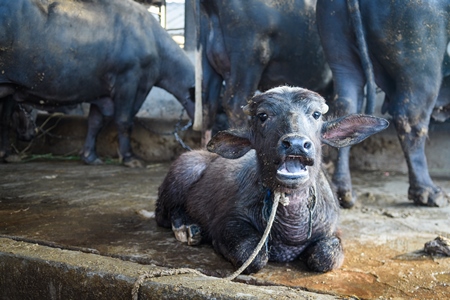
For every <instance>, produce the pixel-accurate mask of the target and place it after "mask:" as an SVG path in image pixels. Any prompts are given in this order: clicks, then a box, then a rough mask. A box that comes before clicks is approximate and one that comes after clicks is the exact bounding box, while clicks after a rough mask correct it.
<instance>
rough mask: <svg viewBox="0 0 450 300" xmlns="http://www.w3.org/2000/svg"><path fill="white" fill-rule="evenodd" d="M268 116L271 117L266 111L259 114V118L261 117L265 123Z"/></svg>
mask: <svg viewBox="0 0 450 300" xmlns="http://www.w3.org/2000/svg"><path fill="white" fill-rule="evenodd" d="M268 117H269V116H268V115H267V114H266V113H260V114H258V118H259V120H260V121H261V122H262V123H263V122H264V121H266V120H267V118H268Z"/></svg>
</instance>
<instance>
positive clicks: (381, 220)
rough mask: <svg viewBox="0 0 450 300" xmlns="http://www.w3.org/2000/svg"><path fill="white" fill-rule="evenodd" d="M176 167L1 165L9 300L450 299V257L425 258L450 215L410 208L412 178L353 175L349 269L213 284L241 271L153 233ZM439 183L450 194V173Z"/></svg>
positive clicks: (274, 272) (345, 232) (1, 292)
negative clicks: (161, 191)
mask: <svg viewBox="0 0 450 300" xmlns="http://www.w3.org/2000/svg"><path fill="white" fill-rule="evenodd" d="M168 166H169V163H150V164H148V165H147V167H146V168H144V169H129V168H125V167H122V166H120V165H118V164H117V163H116V162H114V161H113V162H112V163H110V164H106V165H101V166H86V165H83V164H82V163H81V162H79V161H67V160H56V159H53V160H45V161H29V162H24V163H15V164H0V174H1V176H0V235H1V237H0V298H1V299H130V298H131V297H132V288H133V285H135V283H136V281H137V280H138V279H139V276H144V277H145V276H147V277H152V278H147V279H146V280H145V281H144V282H143V284H142V286H141V288H140V289H139V295H140V296H141V297H142V298H144V297H146V298H148V299H211V298H215V299H237V298H239V299H295V298H298V299H316V298H317V299H322V298H323V299H329V298H360V299H375V298H377V299H401V298H403V299H413V298H414V299H448V298H450V287H449V286H450V258H449V257H437V256H436V257H433V256H430V255H428V254H426V253H425V252H424V251H423V248H424V243H425V242H427V241H430V240H433V239H434V238H436V237H437V236H439V235H442V236H445V237H447V238H449V237H450V207H445V208H426V207H416V206H414V205H412V203H411V202H409V201H408V200H407V197H406V191H407V187H408V184H407V176H406V175H404V174H401V173H393V172H386V171H373V172H367V171H366V172H361V171H355V172H354V173H353V181H354V188H355V191H356V192H357V193H358V195H359V201H358V203H357V205H356V207H354V208H353V209H350V210H342V212H341V230H342V236H343V243H344V246H345V251H346V260H345V263H344V265H343V267H342V268H341V269H339V270H337V271H333V272H329V273H326V274H317V273H312V272H309V271H307V269H306V268H305V266H304V265H303V264H302V263H301V262H299V261H296V262H293V263H286V264H277V263H269V265H268V266H267V267H266V268H264V269H263V270H262V271H260V272H259V273H257V274H253V275H252V276H240V277H238V279H237V281H238V282H225V281H223V280H216V279H212V277H210V276H214V277H223V276H225V275H227V274H230V273H231V272H232V271H233V269H232V266H231V264H230V263H228V262H227V261H225V260H224V259H223V258H222V257H221V256H219V255H217V254H216V253H215V252H214V250H213V249H212V247H211V246H210V245H207V244H206V245H201V246H198V247H190V246H187V245H185V244H181V243H179V242H177V241H176V240H175V238H174V237H173V235H172V232H171V231H170V230H166V229H163V228H159V227H157V226H156V224H155V221H154V219H153V217H152V215H151V212H152V211H153V210H154V204H155V200H156V196H157V188H158V186H159V184H160V183H161V181H162V179H163V177H164V176H165V173H166V172H167V168H168ZM435 180H436V182H437V183H438V184H439V185H441V186H442V187H443V188H444V189H445V190H446V191H447V193H449V192H450V174H447V175H441V176H440V177H437V178H435ZM149 213H150V214H149ZM180 268H185V269H181V270H180ZM186 268H187V269H188V270H186ZM192 270H196V271H199V272H201V273H203V274H205V275H208V276H209V277H205V276H203V275H199V274H197V273H196V272H194V271H192ZM145 274H147V275H145ZM162 275H166V276H162ZM141 279H143V278H141ZM142 298H141V299H142Z"/></svg>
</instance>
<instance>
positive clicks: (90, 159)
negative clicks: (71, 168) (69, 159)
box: [81, 153, 103, 165]
mask: <svg viewBox="0 0 450 300" xmlns="http://www.w3.org/2000/svg"><path fill="white" fill-rule="evenodd" d="M81 159H82V160H83V162H84V163H85V164H87V165H102V164H103V161H102V160H101V159H100V158H98V156H97V155H96V154H92V153H87V154H83V155H82V158H81Z"/></svg>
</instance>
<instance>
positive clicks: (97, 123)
mask: <svg viewBox="0 0 450 300" xmlns="http://www.w3.org/2000/svg"><path fill="white" fill-rule="evenodd" d="M102 127H103V115H102V113H101V111H100V109H99V108H98V106H97V105H95V104H91V106H90V109H89V116H88V132H87V135H86V140H85V142H84V147H83V153H82V159H83V161H84V162H85V163H86V164H89V165H96V164H101V163H103V162H102V161H101V159H100V158H98V156H97V152H96V147H95V143H96V140H97V136H98V133H99V132H100V129H102Z"/></svg>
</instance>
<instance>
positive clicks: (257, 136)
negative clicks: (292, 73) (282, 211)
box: [208, 86, 388, 190]
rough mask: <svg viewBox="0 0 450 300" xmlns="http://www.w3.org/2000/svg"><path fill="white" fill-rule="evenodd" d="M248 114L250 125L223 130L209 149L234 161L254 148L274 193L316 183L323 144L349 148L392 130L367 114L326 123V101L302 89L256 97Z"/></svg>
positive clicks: (278, 90)
mask: <svg viewBox="0 0 450 300" xmlns="http://www.w3.org/2000/svg"><path fill="white" fill-rule="evenodd" d="M244 111H245V112H246V113H247V114H248V115H249V116H250V121H249V126H248V127H247V128H241V129H231V130H226V131H222V132H219V133H218V134H217V135H216V136H214V137H213V139H212V140H211V141H210V143H209V144H208V150H209V151H211V152H215V153H218V154H219V155H221V156H223V157H225V158H231V159H235V158H239V157H241V156H243V155H245V154H246V153H247V152H248V151H250V150H251V149H255V151H256V156H257V160H258V164H259V168H260V172H261V173H260V176H261V179H262V182H263V184H264V186H266V187H267V188H270V189H272V190H280V189H281V190H289V189H297V188H299V187H300V186H302V185H304V184H307V182H308V181H313V180H315V178H316V176H317V174H318V173H319V171H320V164H321V161H322V151H321V143H322V142H324V143H326V144H329V145H331V146H334V147H345V146H350V145H353V144H356V143H359V142H361V141H362V140H364V139H365V138H367V137H368V136H370V135H372V134H374V133H376V132H378V131H380V130H383V129H384V128H386V127H387V126H388V122H387V121H386V120H385V119H382V118H377V117H373V116H365V115H349V116H345V117H343V118H340V119H337V120H333V121H328V122H326V121H324V119H323V114H325V113H326V112H327V111H328V106H327V105H326V103H325V100H324V99H323V98H322V97H321V96H320V95H319V94H317V93H315V92H312V91H309V90H306V89H303V88H298V87H286V86H283V87H277V88H273V89H270V90H268V91H267V92H264V93H261V94H258V95H255V96H254V97H253V98H252V99H250V100H249V101H248V104H247V105H246V106H245V107H244Z"/></svg>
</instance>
